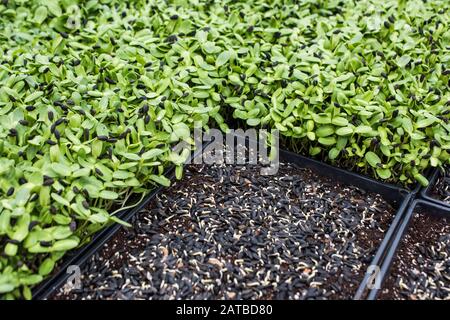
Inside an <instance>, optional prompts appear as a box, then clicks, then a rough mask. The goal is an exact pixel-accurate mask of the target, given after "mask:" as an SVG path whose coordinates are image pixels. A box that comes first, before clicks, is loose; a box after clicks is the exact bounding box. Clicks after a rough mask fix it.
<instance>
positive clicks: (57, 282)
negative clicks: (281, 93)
mask: <svg viewBox="0 0 450 320" xmlns="http://www.w3.org/2000/svg"><path fill="white" fill-rule="evenodd" d="M247 142H248V139H247ZM200 152H201V151H200V150H199V151H197V152H196V153H195V154H194V155H193V156H192V157H191V159H193V158H195V157H197V156H198V155H199V154H200ZM280 162H289V163H292V164H293V165H295V166H297V167H302V168H309V169H311V170H312V171H314V172H315V173H316V174H318V175H320V176H323V177H326V178H332V179H333V181H336V182H338V183H340V184H342V185H353V186H356V187H358V188H360V189H363V190H365V191H368V192H373V193H378V194H380V195H381V196H382V197H383V198H384V199H385V200H386V201H387V202H388V203H390V204H391V205H392V206H393V207H394V208H396V209H397V212H396V214H395V216H394V218H393V221H392V222H391V227H390V228H389V229H388V231H387V232H386V234H385V236H384V239H383V241H382V243H381V244H380V246H379V248H378V250H377V253H376V255H375V257H374V258H373V261H372V263H371V265H377V266H381V264H382V263H383V262H384V259H385V256H386V251H387V249H388V248H389V246H390V244H391V238H392V237H393V235H394V234H395V232H396V230H397V228H398V226H399V225H400V223H401V222H402V221H403V218H404V213H405V210H406V209H407V208H408V205H409V204H410V202H411V201H412V199H413V198H414V196H415V194H416V193H417V191H418V188H416V189H415V190H414V191H412V192H411V191H408V190H406V189H404V188H400V187H398V186H394V185H390V184H384V183H381V182H379V181H376V180H374V179H372V178H368V177H364V176H362V175H359V174H356V173H352V172H349V171H346V170H343V169H340V168H336V167H333V166H331V165H328V164H325V163H323V162H320V161H317V160H314V159H311V158H307V157H304V156H301V155H298V154H296V153H293V152H289V151H284V150H280ZM168 175H169V174H168ZM170 178H171V179H173V168H172V170H170ZM163 189H164V188H163V187H159V188H157V189H155V190H154V191H153V192H152V193H151V194H149V195H148V196H147V197H146V198H145V199H144V200H143V201H142V202H141V203H140V204H139V205H138V206H136V207H134V208H132V209H130V210H126V211H124V212H121V213H120V214H119V215H118V217H119V218H120V219H122V220H124V221H128V220H129V219H130V218H131V217H132V216H133V215H135V214H136V213H137V212H139V211H140V210H142V209H143V208H144V207H145V206H147V205H148V203H149V202H150V201H151V200H152V199H154V197H155V196H156V195H157V194H158V193H159V192H161V190H163ZM120 228H121V225H118V224H114V225H111V226H110V227H108V228H106V229H104V230H102V231H101V232H99V233H98V234H96V235H95V236H94V237H93V240H92V241H91V242H90V243H89V244H87V245H86V246H84V247H82V248H80V249H78V250H76V251H74V252H72V253H70V254H68V255H67V257H65V259H64V260H63V262H62V264H61V265H59V268H58V271H57V272H56V273H55V274H54V275H53V276H52V277H51V278H50V279H48V280H47V281H45V282H43V283H42V284H41V285H39V286H38V287H37V288H36V289H35V290H34V291H33V294H34V295H33V297H34V299H47V298H48V297H50V295H51V294H52V293H53V292H54V290H55V289H57V288H59V287H61V286H62V285H63V284H64V282H65V281H67V278H68V277H69V275H68V274H67V273H66V272H65V271H66V269H67V267H68V266H70V265H78V266H81V265H83V264H84V263H85V262H86V261H87V260H88V259H89V258H90V257H91V256H92V255H93V254H94V253H95V252H96V251H97V250H99V249H100V248H101V247H102V246H103V245H104V244H105V243H106V242H107V241H108V240H109V239H111V237H112V236H113V235H114V234H115V233H116V232H117V231H118V230H119V229H120ZM364 281H366V279H364V280H363V282H362V284H361V286H360V290H358V293H357V295H356V298H357V299H361V298H365V294H366V293H367V290H365V289H364V288H365V285H364Z"/></svg>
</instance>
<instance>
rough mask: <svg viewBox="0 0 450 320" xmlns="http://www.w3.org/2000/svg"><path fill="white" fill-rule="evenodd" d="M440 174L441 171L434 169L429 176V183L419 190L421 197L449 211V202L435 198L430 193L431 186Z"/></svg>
mask: <svg viewBox="0 0 450 320" xmlns="http://www.w3.org/2000/svg"><path fill="white" fill-rule="evenodd" d="M442 176H443V174H442V171H441V170H440V169H435V170H434V171H433V172H432V174H431V176H430V179H429V181H430V184H429V185H428V186H427V187H426V188H424V189H423V190H422V191H421V192H420V195H421V197H422V198H423V199H425V200H427V201H429V202H433V203H435V204H437V205H439V206H441V207H442V208H443V209H444V210H449V211H450V203H448V202H445V201H442V200H439V199H436V198H435V197H433V194H432V192H433V188H434V187H435V185H436V184H437V183H438V181H439V179H440V178H441V177H442Z"/></svg>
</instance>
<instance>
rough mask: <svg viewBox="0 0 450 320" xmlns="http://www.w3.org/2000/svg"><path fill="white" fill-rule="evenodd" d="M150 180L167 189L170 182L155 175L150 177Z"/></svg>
mask: <svg viewBox="0 0 450 320" xmlns="http://www.w3.org/2000/svg"><path fill="white" fill-rule="evenodd" d="M150 179H151V180H153V181H155V182H157V183H159V184H160V185H163V186H164V187H168V186H170V180H169V179H167V178H166V177H165V176H163V175H161V176H157V175H154V174H152V175H150Z"/></svg>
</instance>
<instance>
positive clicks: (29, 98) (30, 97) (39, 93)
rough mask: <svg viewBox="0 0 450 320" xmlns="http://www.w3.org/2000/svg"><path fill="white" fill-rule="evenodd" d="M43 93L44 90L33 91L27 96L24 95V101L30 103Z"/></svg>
mask: <svg viewBox="0 0 450 320" xmlns="http://www.w3.org/2000/svg"><path fill="white" fill-rule="evenodd" d="M43 94H44V92H42V91H35V92H33V93H32V94H30V95H29V96H28V97H26V98H25V100H24V102H25V103H30V102H32V101H34V100H36V99H38V98H39V97H42V95H43Z"/></svg>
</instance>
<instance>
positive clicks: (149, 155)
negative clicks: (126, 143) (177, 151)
mask: <svg viewBox="0 0 450 320" xmlns="http://www.w3.org/2000/svg"><path fill="white" fill-rule="evenodd" d="M163 153H164V150H162V149H157V148H155V149H152V150H149V151H146V152H144V153H143V154H142V155H141V158H142V159H144V160H149V159H154V158H156V157H157V156H159V155H161V154H163Z"/></svg>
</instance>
